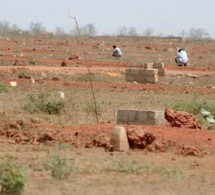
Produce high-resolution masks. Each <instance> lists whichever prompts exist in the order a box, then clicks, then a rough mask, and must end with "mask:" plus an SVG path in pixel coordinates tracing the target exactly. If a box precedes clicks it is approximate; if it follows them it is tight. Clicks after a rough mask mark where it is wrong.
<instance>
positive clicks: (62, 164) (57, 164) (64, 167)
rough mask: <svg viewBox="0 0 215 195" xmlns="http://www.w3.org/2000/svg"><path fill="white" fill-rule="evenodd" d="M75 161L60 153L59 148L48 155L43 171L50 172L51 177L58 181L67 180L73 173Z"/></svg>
mask: <svg viewBox="0 0 215 195" xmlns="http://www.w3.org/2000/svg"><path fill="white" fill-rule="evenodd" d="M75 164H76V159H73V158H72V159H71V158H68V157H67V156H66V154H65V153H62V152H61V151H60V150H59V148H58V149H57V150H56V151H55V153H54V154H51V153H49V154H48V156H47V160H46V163H45V169H46V170H51V174H52V177H53V178H55V179H58V180H62V179H67V178H68V176H70V174H71V173H72V172H75V170H76V168H75Z"/></svg>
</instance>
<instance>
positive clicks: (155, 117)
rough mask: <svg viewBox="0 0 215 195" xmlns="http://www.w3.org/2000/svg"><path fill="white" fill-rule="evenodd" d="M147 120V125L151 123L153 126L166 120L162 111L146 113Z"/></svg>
mask: <svg viewBox="0 0 215 195" xmlns="http://www.w3.org/2000/svg"><path fill="white" fill-rule="evenodd" d="M147 120H148V122H149V123H152V124H153V125H157V124H161V123H165V122H166V119H165V117H164V111H162V110H154V111H147Z"/></svg>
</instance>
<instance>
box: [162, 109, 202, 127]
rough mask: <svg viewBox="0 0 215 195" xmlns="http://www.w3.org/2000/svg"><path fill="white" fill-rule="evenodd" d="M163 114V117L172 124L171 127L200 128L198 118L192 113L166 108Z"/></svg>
mask: <svg viewBox="0 0 215 195" xmlns="http://www.w3.org/2000/svg"><path fill="white" fill-rule="evenodd" d="M164 115H165V119H166V120H167V121H168V122H169V123H170V124H171V125H172V127H181V128H190V129H201V125H200V124H199V121H198V119H197V118H196V117H195V116H194V115H193V114H189V113H187V112H179V111H175V110H172V109H168V108H167V109H166V110H165V114H164Z"/></svg>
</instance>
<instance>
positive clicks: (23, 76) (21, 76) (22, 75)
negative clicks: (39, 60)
mask: <svg viewBox="0 0 215 195" xmlns="http://www.w3.org/2000/svg"><path fill="white" fill-rule="evenodd" d="M19 78H20V79H30V78H31V77H30V76H28V75H26V74H25V73H23V74H21V75H19Z"/></svg>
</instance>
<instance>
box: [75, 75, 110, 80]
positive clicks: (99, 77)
mask: <svg viewBox="0 0 215 195" xmlns="http://www.w3.org/2000/svg"><path fill="white" fill-rule="evenodd" d="M90 79H91V81H94V82H110V81H111V79H110V77H109V76H106V75H95V74H91V75H90V77H89V74H81V75H79V76H78V77H77V78H75V80H76V81H87V82H88V81H90Z"/></svg>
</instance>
